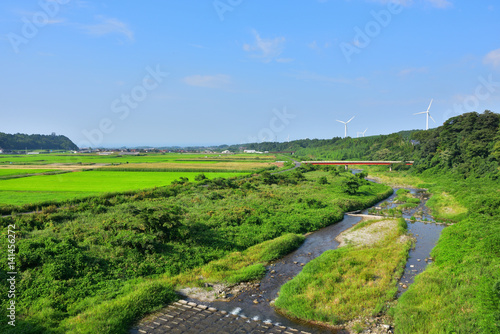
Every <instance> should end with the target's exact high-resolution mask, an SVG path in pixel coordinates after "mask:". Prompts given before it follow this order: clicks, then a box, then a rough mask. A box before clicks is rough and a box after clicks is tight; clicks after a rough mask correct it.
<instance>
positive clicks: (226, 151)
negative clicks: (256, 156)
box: [221, 150, 232, 154]
mask: <svg viewBox="0 0 500 334" xmlns="http://www.w3.org/2000/svg"><path fill="white" fill-rule="evenodd" d="M221 153H222V154H232V152H231V151H229V150H225V151H222V152H221Z"/></svg>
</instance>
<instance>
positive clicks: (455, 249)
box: [370, 170, 500, 333]
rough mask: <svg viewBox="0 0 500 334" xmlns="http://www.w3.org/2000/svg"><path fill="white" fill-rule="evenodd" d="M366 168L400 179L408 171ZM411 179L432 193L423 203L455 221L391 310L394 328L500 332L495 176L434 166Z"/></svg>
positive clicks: (499, 215) (499, 202) (499, 212)
mask: <svg viewBox="0 0 500 334" xmlns="http://www.w3.org/2000/svg"><path fill="white" fill-rule="evenodd" d="M370 173H371V174H375V175H376V176H379V177H381V178H382V179H392V180H393V182H400V181H399V180H401V179H403V180H404V179H405V174H406V173H407V172H391V173H389V172H387V171H379V172H375V171H373V170H372V171H371V172H370ZM410 180H411V179H410ZM413 185H414V186H417V187H426V188H428V190H429V191H430V192H431V193H432V194H433V195H432V197H431V199H430V200H429V201H428V202H427V204H428V206H429V207H430V208H432V211H433V215H435V216H436V218H437V219H438V220H441V221H447V222H454V223H455V224H454V225H453V226H449V227H447V228H446V229H444V230H443V232H442V234H441V237H440V239H439V242H438V244H437V245H436V247H435V248H434V249H433V251H432V253H431V256H432V257H433V258H434V259H435V263H433V264H432V265H430V266H429V267H428V268H427V270H426V271H425V272H423V273H422V274H420V275H418V276H417V277H416V279H415V283H414V284H412V285H411V286H410V288H409V289H408V291H407V292H405V293H404V294H403V295H402V296H401V298H400V299H399V302H398V304H397V306H396V307H395V308H394V309H393V310H391V314H394V319H395V324H396V330H397V332H398V333H498V332H500V288H499V287H500V209H499V208H500V196H499V189H500V182H499V181H498V180H497V179H494V178H493V179H492V178H468V179H464V178H463V177H460V175H456V174H455V175H454V174H451V173H443V172H441V173H439V172H438V171H435V170H434V171H427V172H424V173H421V174H420V175H418V182H414V183H413Z"/></svg>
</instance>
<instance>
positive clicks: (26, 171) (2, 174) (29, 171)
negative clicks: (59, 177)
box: [0, 168, 55, 178]
mask: <svg viewBox="0 0 500 334" xmlns="http://www.w3.org/2000/svg"><path fill="white" fill-rule="evenodd" d="M53 171H55V170H54V169H10V168H9V169H1V168H0V178H3V177H6V176H15V175H24V174H36V173H47V172H53Z"/></svg>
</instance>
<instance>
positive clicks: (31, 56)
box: [0, 0, 500, 147]
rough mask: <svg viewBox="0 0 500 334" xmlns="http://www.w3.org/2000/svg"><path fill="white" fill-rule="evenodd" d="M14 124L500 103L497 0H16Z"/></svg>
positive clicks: (203, 133) (6, 109)
mask: <svg viewBox="0 0 500 334" xmlns="http://www.w3.org/2000/svg"><path fill="white" fill-rule="evenodd" d="M0 13H1V14H0V54H1V57H2V58H1V59H2V61H1V65H0V66H1V69H2V72H1V74H2V75H0V89H1V96H2V103H1V114H0V115H1V117H0V131H2V132H7V133H16V132H21V133H43V134H49V133H51V132H56V133H57V134H64V135H66V136H68V137H69V138H71V139H72V140H73V141H74V142H75V143H76V144H77V145H79V146H81V147H83V146H93V147H97V146H104V147H112V146H138V145H150V146H169V145H214V144H239V143H245V142H255V141H285V140H287V139H288V138H289V139H290V140H294V139H302V138H332V137H342V136H343V135H344V126H343V124H341V123H338V122H336V120H343V121H347V120H348V119H350V118H351V117H352V116H355V118H354V119H353V120H352V121H351V123H349V128H348V130H349V133H348V135H350V136H352V137H356V136H357V133H358V132H361V131H364V130H365V129H367V130H366V135H367V136H368V135H374V134H388V133H392V132H397V131H400V130H408V129H423V128H425V115H416V116H414V115H413V113H416V112H421V111H425V110H426V109H427V106H428V105H429V102H430V100H431V99H434V102H433V104H432V106H431V109H430V111H431V116H432V117H433V118H434V119H435V121H436V123H433V122H432V121H430V127H436V126H439V125H441V124H442V123H443V122H444V121H445V120H446V119H447V118H449V117H452V116H455V115H458V114H460V113H463V112H468V111H478V112H482V111H484V110H485V109H490V110H492V111H495V112H500V34H499V32H500V4H498V2H496V1H494V0H484V1H477V2H473V1H465V0H461V1H459V0H401V1H396V0H394V1H391V0H350V1H348V0H302V1H298V0H275V1H264V0H252V1H250V0H215V1H214V0H196V1H195V0H183V1H172V0H166V1H159V0H158V1H142V2H139V1H126V0H125V1H124V0H121V1H90V0H88V1H83V0H41V1H31V0H29V1H28V0H23V1H18V0H4V1H2V2H1V3H0Z"/></svg>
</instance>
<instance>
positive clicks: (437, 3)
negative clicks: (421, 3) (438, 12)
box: [426, 0, 453, 8]
mask: <svg viewBox="0 0 500 334" xmlns="http://www.w3.org/2000/svg"><path fill="white" fill-rule="evenodd" d="M426 1H427V2H429V3H430V4H431V5H432V6H434V7H436V8H448V7H451V6H453V4H452V3H451V2H450V1H448V0H426Z"/></svg>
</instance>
